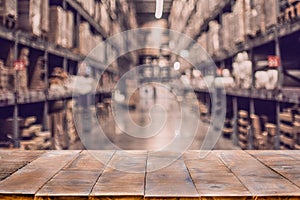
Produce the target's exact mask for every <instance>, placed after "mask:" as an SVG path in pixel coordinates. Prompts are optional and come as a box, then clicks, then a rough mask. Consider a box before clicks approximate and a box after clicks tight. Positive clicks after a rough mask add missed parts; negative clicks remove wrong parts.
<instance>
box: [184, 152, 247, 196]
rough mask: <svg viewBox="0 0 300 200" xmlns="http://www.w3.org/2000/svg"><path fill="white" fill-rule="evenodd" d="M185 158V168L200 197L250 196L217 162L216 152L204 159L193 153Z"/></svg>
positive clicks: (197, 153) (220, 162)
mask: <svg viewBox="0 0 300 200" xmlns="http://www.w3.org/2000/svg"><path fill="white" fill-rule="evenodd" d="M193 154H194V155H193ZM185 158H186V159H187V160H186V161H185V163H186V166H187V168H188V170H189V172H190V174H191V177H192V179H193V182H194V184H195V186H196V188H197V191H198V192H199V194H200V196H201V197H204V196H214V197H234V196H236V197H238V196H250V195H251V194H250V192H249V191H248V190H247V189H246V188H245V186H244V185H243V184H242V183H241V182H240V181H239V180H238V178H237V177H236V176H235V175H234V174H233V173H232V172H231V171H230V170H229V169H228V168H227V167H226V166H225V165H224V163H223V162H222V161H221V160H219V157H218V154H217V152H211V153H209V154H208V155H207V156H206V157H204V158H201V157H200V154H199V152H194V153H189V154H188V155H186V157H185ZM189 158H194V159H189Z"/></svg>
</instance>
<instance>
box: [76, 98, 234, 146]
mask: <svg viewBox="0 0 300 200" xmlns="http://www.w3.org/2000/svg"><path fill="white" fill-rule="evenodd" d="M155 105H159V106H155ZM120 109H122V110H120ZM127 112H128V110H127V109H126V107H122V106H120V107H118V109H117V110H115V111H114V112H110V113H107V112H100V113H98V119H99V123H98V122H97V121H95V120H92V117H91V116H88V115H85V116H83V115H80V116H81V117H82V118H81V119H80V120H78V121H79V122H82V127H77V128H79V130H82V131H81V133H79V135H80V138H81V139H82V140H83V143H84V144H88V145H86V148H87V149H101V150H108V149H116V148H117V149H123V150H158V149H166V150H168V151H173V150H175V151H178V150H185V149H187V148H188V149H192V150H197V149H200V148H201V145H202V142H203V140H204V138H205V135H206V132H207V130H208V127H209V124H208V123H207V122H204V121H202V120H200V119H199V116H198V115H197V114H196V112H195V111H193V110H192V109H191V107H190V106H184V104H183V103H181V104H180V103H178V101H177V99H176V98H174V97H172V96H165V97H162V98H157V99H155V100H154V99H140V101H138V102H137V104H136V109H132V110H130V111H129V115H128V117H126V113H127ZM112 113H114V114H112ZM114 115H118V116H119V117H114ZM78 116H79V115H78ZM181 119H182V120H181ZM99 124H100V126H101V129H102V130H103V132H104V133H105V135H102V134H100V132H101V131H100V130H99ZM111 144H113V145H115V146H114V147H113V146H112V145H111ZM80 148H81V147H80V146H76V145H75V146H73V147H72V149H80ZM214 149H218V150H232V149H238V147H236V146H234V145H233V143H232V140H230V139H226V138H223V137H222V136H221V137H220V138H219V140H218V142H217V144H216V145H215V148H214Z"/></svg>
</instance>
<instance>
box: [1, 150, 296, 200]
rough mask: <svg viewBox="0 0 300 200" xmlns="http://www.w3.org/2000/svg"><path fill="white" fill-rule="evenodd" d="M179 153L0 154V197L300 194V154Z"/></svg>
mask: <svg viewBox="0 0 300 200" xmlns="http://www.w3.org/2000/svg"><path fill="white" fill-rule="evenodd" d="M177 157H178V155H177V154H174V153H166V152H163V153H153V152H151V153H149V152H146V151H126V152H124V151H0V170H1V171H0V175H1V174H6V176H4V177H3V179H2V180H0V199H41V200H43V199H90V200H92V199H145V198H146V199H164V198H168V199H223V198H227V199H241V198H242V199H260V198H261V199H280V198H283V197H284V198H286V199H299V198H300V169H299V166H300V151H205V152H204V151H201V152H200V151H187V152H186V153H185V154H183V156H180V157H178V158H177ZM170 161H173V162H171V163H170V164H169V165H168V166H165V164H166V163H168V162H170ZM160 166H162V167H160ZM298 197H299V198H298Z"/></svg>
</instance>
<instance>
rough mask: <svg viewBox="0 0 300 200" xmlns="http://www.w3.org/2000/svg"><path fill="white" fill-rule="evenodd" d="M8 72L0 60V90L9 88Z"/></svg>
mask: <svg viewBox="0 0 300 200" xmlns="http://www.w3.org/2000/svg"><path fill="white" fill-rule="evenodd" d="M8 75H9V70H8V68H6V67H5V66H4V64H3V61H2V60H0V90H7V89H8V88H9V85H8V83H9V76H8Z"/></svg>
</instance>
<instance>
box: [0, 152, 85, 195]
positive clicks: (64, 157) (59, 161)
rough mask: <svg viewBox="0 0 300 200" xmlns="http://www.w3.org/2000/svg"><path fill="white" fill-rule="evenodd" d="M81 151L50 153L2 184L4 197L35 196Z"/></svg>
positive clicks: (0, 185)
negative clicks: (11, 195) (12, 195)
mask: <svg viewBox="0 0 300 200" xmlns="http://www.w3.org/2000/svg"><path fill="white" fill-rule="evenodd" d="M78 153H79V151H49V152H47V153H45V154H43V155H41V156H40V157H39V158H37V159H36V160H34V161H33V162H31V163H29V164H28V165H26V166H25V167H23V168H22V169H20V170H18V171H17V172H16V173H14V174H12V175H11V176H10V177H8V178H7V179H5V180H3V181H2V182H0V194H2V195H9V194H14V195H34V194H35V193H36V192H37V190H38V189H39V188H41V187H42V186H43V185H44V184H45V183H46V182H47V181H48V180H49V179H50V178H51V177H53V176H54V175H55V174H56V173H57V172H58V171H59V170H60V169H62V168H63V167H64V166H65V165H66V164H67V163H69V162H70V161H71V160H73V159H74V158H75V157H76V156H77V155H78Z"/></svg>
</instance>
